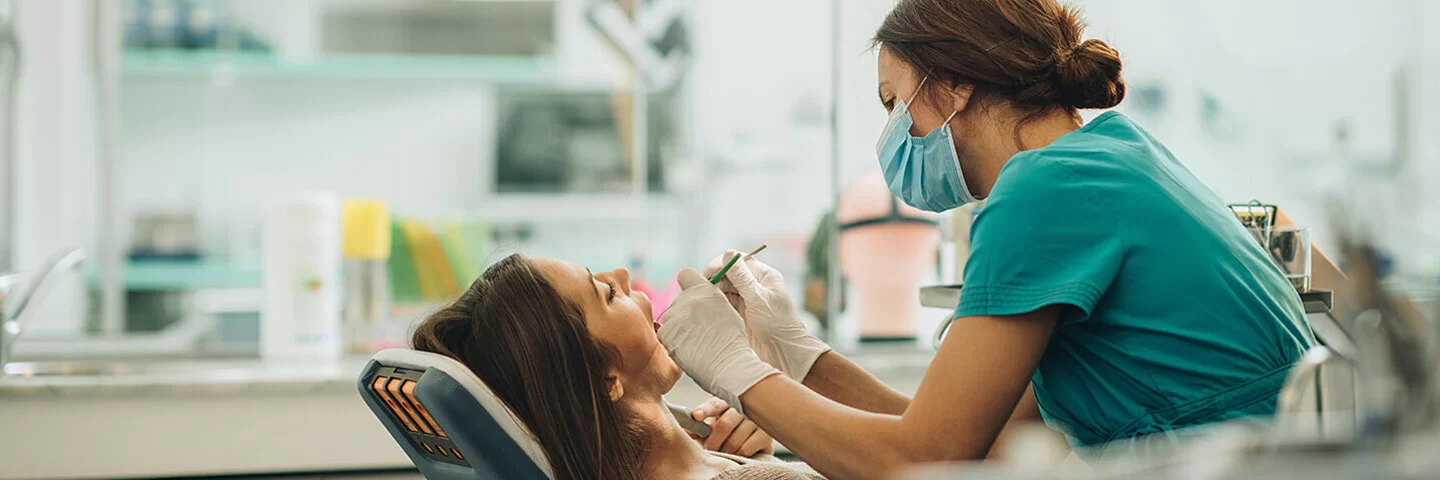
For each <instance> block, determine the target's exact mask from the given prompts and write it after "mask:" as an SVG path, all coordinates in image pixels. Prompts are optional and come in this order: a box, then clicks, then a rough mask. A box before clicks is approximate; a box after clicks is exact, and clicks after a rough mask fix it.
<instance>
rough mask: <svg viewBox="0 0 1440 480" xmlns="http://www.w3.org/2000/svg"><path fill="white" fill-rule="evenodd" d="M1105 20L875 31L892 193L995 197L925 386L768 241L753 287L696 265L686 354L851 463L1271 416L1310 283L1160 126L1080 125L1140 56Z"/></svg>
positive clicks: (822, 458) (977, 11)
mask: <svg viewBox="0 0 1440 480" xmlns="http://www.w3.org/2000/svg"><path fill="white" fill-rule="evenodd" d="M1083 30H1084V23H1083V21H1082V19H1081V18H1080V16H1079V14H1078V12H1076V10H1074V9H1073V8H1070V7H1067V6H1064V5H1062V4H1060V3H1059V2H1058V1H1057V0H901V1H900V2H899V3H898V4H897V5H896V7H895V8H894V10H893V11H892V12H890V14H889V15H888V16H887V17H886V19H885V21H884V23H883V24H882V25H881V27H880V29H879V31H878V32H877V33H876V36H875V43H876V45H878V46H879V47H880V55H879V79H880V82H879V94H880V101H881V103H882V104H884V106H885V108H886V109H887V110H889V111H890V121H889V124H888V126H887V127H886V129H885V132H884V134H883V135H882V137H881V139H880V142H879V145H878V153H879V158H880V165H881V168H882V170H883V171H884V174H885V178H886V180H887V182H888V184H889V187H890V190H891V192H892V193H894V194H895V195H896V196H898V197H900V198H901V199H902V200H904V201H905V202H906V203H909V204H910V205H913V206H915V207H918V208H921V209H925V210H930V211H937V212H938V211H944V210H948V209H951V208H955V207H958V206H960V205H963V204H966V203H969V202H972V201H975V200H976V199H979V198H984V199H986V203H985V205H984V207H983V208H982V209H981V210H980V213H979V216H978V217H977V218H976V220H975V224H974V226H973V228H972V231H971V238H970V241H971V254H970V257H969V259H968V261H967V263H966V267H965V272H964V277H963V280H964V284H965V286H964V288H963V289H962V292H961V299H960V303H959V305H957V307H956V311H955V313H954V320H953V324H952V325H951V327H950V330H949V334H948V335H947V336H946V337H945V339H944V340H943V342H942V343H941V345H940V347H939V350H938V352H937V353H936V355H935V358H934V360H933V363H932V364H931V366H930V368H929V369H928V370H927V371H926V373H925V377H924V379H923V381H922V383H921V384H920V387H919V389H918V391H917V392H916V393H915V396H914V398H911V397H908V396H906V395H903V394H901V393H899V392H897V391H895V390H894V389H891V388H889V387H887V386H886V385H885V384H884V383H882V382H881V381H880V380H878V379H876V378H875V377H874V376H873V375H871V374H869V373H868V372H866V371H864V370H862V369H861V368H859V367H858V366H856V365H855V364H854V363H852V362H850V361H849V360H847V359H845V357H843V356H841V355H840V354H838V353H835V352H833V351H831V350H830V348H829V347H828V346H827V345H825V343H824V342H822V341H820V340H819V339H817V338H815V337H814V336H812V335H810V333H809V332H807V331H806V329H805V327H804V326H803V324H802V323H801V322H800V320H799V319H798V318H797V317H796V314H795V308H794V305H793V304H792V302H791V300H790V298H789V297H788V296H787V295H786V293H785V287H784V281H783V280H782V279H781V278H780V275H779V273H777V272H776V271H775V270H774V269H772V268H770V267H768V266H766V265H765V264H763V263H761V262H759V261H757V260H755V259H746V260H745V261H742V262H738V263H737V265H736V266H735V267H734V268H732V269H731V270H730V271H729V273H728V274H727V278H728V279H729V286H727V288H729V289H733V290H732V291H733V293H737V294H738V295H739V296H740V298H743V302H740V303H742V304H743V305H740V306H739V307H738V308H735V307H732V306H731V304H730V302H729V301H727V298H726V295H725V292H722V289H721V287H717V286H715V285H711V284H709V283H708V282H706V281H705V280H704V278H703V277H702V276H701V274H700V273H699V272H695V271H694V270H686V271H683V272H681V274H680V277H679V281H680V284H681V286H682V287H684V291H683V292H682V294H681V295H680V296H679V297H678V298H677V299H676V301H675V303H674V304H673V305H672V306H671V308H670V310H669V311H668V312H667V313H666V315H665V323H664V325H663V326H662V327H661V328H660V332H659V335H660V340H661V342H662V343H663V344H664V345H665V347H666V348H667V349H668V350H669V353H670V355H671V356H672V357H673V358H674V359H675V360H676V361H677V362H678V363H679V365H680V366H681V368H683V369H684V370H685V372H686V373H687V374H689V375H690V376H691V377H692V378H693V379H695V381H696V382H697V383H698V384H699V385H700V386H701V387H702V388H704V389H705V390H707V391H709V392H710V393H712V394H715V395H717V396H719V397H721V398H723V399H725V400H726V401H727V402H729V404H730V405H732V406H734V407H736V408H739V409H741V411H742V412H743V413H744V414H745V415H746V416H747V417H749V418H750V419H752V420H754V421H755V422H756V423H757V424H759V426H760V427H761V428H763V429H765V431H767V432H769V433H770V434H771V435H772V436H773V437H774V438H775V439H777V440H779V441H780V442H781V443H783V444H785V445H786V446H787V447H789V449H790V450H791V451H792V452H794V453H795V454H796V455H798V456H799V457H800V458H801V459H803V460H805V461H806V462H807V463H809V464H810V465H811V466H812V467H814V468H816V469H817V470H819V471H820V472H821V473H824V474H825V475H827V476H829V477H831V478H879V477H882V476H884V475H887V474H890V473H892V472H895V471H896V470H898V469H901V468H903V467H905V466H907V465H911V464H915V463H920V462H933V461H955V460H971V459H980V458H984V457H985V456H986V455H987V453H988V452H989V450H990V449H991V447H992V444H993V443H994V442H995V440H996V438H997V436H998V435H1000V434H1001V432H1002V430H1003V429H1004V428H1006V426H1007V425H1011V424H1015V423H1018V422H1021V421H1026V420H1030V419H1039V418H1043V419H1044V420H1045V422H1046V423H1047V424H1048V425H1049V426H1051V427H1052V428H1054V429H1056V430H1058V431H1060V432H1062V433H1064V434H1065V436H1066V437H1067V439H1068V440H1069V441H1070V443H1071V445H1072V446H1074V447H1076V449H1077V451H1078V452H1080V453H1081V454H1082V455H1083V454H1092V453H1095V452H1097V451H1101V450H1103V449H1113V448H1116V445H1120V446H1123V447H1125V448H1143V447H1144V446H1145V445H1146V442H1147V441H1152V440H1154V439H1164V438H1167V437H1169V436H1172V435H1177V434H1185V433H1186V432H1193V431H1195V429H1188V427H1195V426H1200V425H1205V424H1210V423H1214V422H1220V421H1225V420H1232V419H1237V418H1251V417H1262V418H1263V417H1265V416H1268V415H1271V414H1273V413H1274V411H1275V407H1276V397H1277V395H1278V393H1279V390H1280V388H1281V385H1282V383H1283V382H1284V379H1285V375H1286V373H1287V371H1288V370H1289V368H1290V365H1291V364H1292V363H1294V362H1295V361H1296V360H1297V359H1299V357H1300V355H1301V353H1302V352H1304V351H1305V349H1307V348H1308V347H1310V346H1311V345H1312V344H1313V343H1314V337H1313V335H1312V334H1311V332H1310V327H1309V325H1308V324H1307V323H1306V320H1305V316H1304V313H1303V312H1304V310H1303V308H1302V306H1301V302H1300V299H1299V296H1298V295H1297V294H1296V292H1295V290H1294V288H1293V287H1291V285H1290V283H1289V282H1288V281H1287V280H1286V279H1285V278H1284V276H1283V275H1282V274H1281V272H1280V271H1279V269H1278V268H1277V267H1276V266H1275V265H1274V264H1272V263H1271V262H1270V260H1269V258H1268V256H1267V255H1266V253H1265V252H1264V251H1262V250H1261V249H1260V247H1259V245H1258V244H1257V242H1255V241H1254V240H1252V239H1251V237H1250V235H1249V234H1248V232H1246V231H1245V230H1244V228H1243V227H1242V226H1241V225H1240V224H1239V222H1237V221H1235V219H1234V217H1233V216H1232V215H1231V214H1230V213H1229V211H1228V209H1227V208H1226V207H1225V205H1224V204H1223V202H1221V200H1220V199H1219V198H1217V197H1216V195H1215V194H1214V193H1212V192H1211V191H1210V190H1209V189H1208V188H1206V187H1205V186H1204V185H1203V184H1202V183H1201V182H1200V181H1199V180H1198V179H1196V178H1195V177H1194V176H1193V175H1192V174H1191V173H1190V172H1189V171H1188V170H1186V168H1185V167H1184V166H1183V165H1181V164H1180V162H1179V161H1178V160H1176V159H1175V157H1174V156H1173V155H1172V154H1171V152H1170V151H1169V150H1168V149H1166V148H1165V146H1164V145H1162V144H1161V143H1160V142H1159V141H1158V140H1157V139H1155V138H1154V137H1152V136H1151V135H1150V134H1148V133H1147V132H1146V131H1145V130H1144V129H1143V128H1141V127H1140V126H1139V125H1137V124H1136V123H1134V122H1132V121H1131V120H1130V119H1128V118H1126V117H1125V116H1123V115H1120V114H1118V113H1115V112H1108V113H1104V114H1101V115H1100V116H1098V117H1097V118H1095V119H1094V120H1092V121H1091V122H1090V123H1088V124H1083V125H1082V122H1081V118H1080V116H1079V114H1078V110H1079V109H1088V108H1110V107H1113V106H1115V105H1116V104H1118V103H1120V100H1121V99H1122V98H1123V97H1124V94H1125V84H1124V82H1123V80H1122V79H1121V76H1120V57H1119V54H1118V53H1117V52H1116V51H1115V50H1114V49H1112V48H1111V47H1109V46H1108V45H1106V44H1105V43H1104V42H1102V41H1100V40H1095V39H1088V40H1085V39H1082V38H1081V33H1082V31H1083ZM731 254H732V255H733V254H734V253H733V252H732V253H731ZM722 283H724V282H722ZM737 310H738V311H737Z"/></svg>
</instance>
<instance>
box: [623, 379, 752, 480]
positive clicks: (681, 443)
mask: <svg viewBox="0 0 1440 480" xmlns="http://www.w3.org/2000/svg"><path fill="white" fill-rule="evenodd" d="M629 410H630V411H631V414H632V415H634V416H635V418H634V420H635V421H636V422H637V423H638V424H639V426H640V429H641V431H642V432H643V433H642V435H643V436H644V441H645V446H646V448H645V476H646V478H711V477H714V476H715V475H718V474H719V473H720V471H722V470H724V469H725V468H728V467H732V466H734V464H733V463H730V462H729V461H728V460H724V459H721V458H719V457H715V456H712V455H710V454H707V453H705V449H704V448H701V446H700V444H699V443H698V442H696V441H695V440H694V439H692V438H690V436H689V435H688V434H686V433H685V430H684V429H682V428H680V424H679V423H677V422H676V421H675V418H674V417H671V416H670V410H669V409H668V408H666V406H665V402H664V400H662V399H661V398H660V397H659V396H655V397H653V398H644V399H637V400H635V401H633V402H632V404H631V405H630V408H629Z"/></svg>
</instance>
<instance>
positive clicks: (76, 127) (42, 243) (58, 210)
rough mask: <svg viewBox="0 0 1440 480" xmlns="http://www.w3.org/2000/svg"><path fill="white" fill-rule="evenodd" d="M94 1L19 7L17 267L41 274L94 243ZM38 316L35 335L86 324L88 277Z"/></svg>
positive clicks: (64, 287)
mask: <svg viewBox="0 0 1440 480" xmlns="http://www.w3.org/2000/svg"><path fill="white" fill-rule="evenodd" d="M88 6H89V2H82V1H78V0H64V1H25V2H19V4H18V5H17V6H16V14H17V25H16V28H17V33H18V35H19V37H20V41H21V56H22V60H21V62H22V66H21V72H20V80H19V81H20V85H19V91H18V94H19V102H18V105H17V110H16V116H17V123H18V128H17V130H16V149H17V151H16V159H15V161H16V165H15V167H16V179H15V184H16V192H15V193H16V194H17V198H16V202H15V203H16V204H15V223H16V239H15V266H16V267H17V269H18V270H20V271H30V270H33V269H35V268H38V267H39V266H40V264H41V263H42V262H44V261H45V259H46V258H48V257H49V256H50V255H52V254H53V253H54V252H55V251H57V250H58V249H60V248H65V247H73V246H82V247H87V248H89V249H90V252H91V253H92V255H91V258H92V259H93V258H94V255H93V253H94V252H95V247H96V246H97V244H96V242H95V232H96V228H95V225H96V219H97V215H98V213H97V210H98V206H99V197H98V186H99V183H98V177H97V173H96V157H95V155H96V137H95V131H96V117H95V101H94V99H95V96H94V94H95V91H96V90H95V88H96V87H95V84H94V76H93V74H92V72H93V68H94V65H93V63H92V61H93V58H94V57H93V55H92V52H93V37H92V35H91V24H90V13H89V9H88V8H87V7H88ZM55 280H56V285H57V288H56V289H54V290H52V291H51V296H50V297H49V299H48V300H47V301H45V302H42V303H39V304H37V305H36V306H35V307H34V308H35V310H34V311H32V313H31V315H33V316H32V317H31V318H32V319H39V321H36V322H31V325H30V326H29V328H28V330H29V331H30V332H31V333H35V332H44V331H74V330H77V329H79V328H80V326H81V325H83V322H84V315H85V312H86V309H87V298H86V295H85V288H84V285H83V283H82V280H81V277H80V275H78V274H75V273H70V274H66V275H62V277H61V278H56V279H55Z"/></svg>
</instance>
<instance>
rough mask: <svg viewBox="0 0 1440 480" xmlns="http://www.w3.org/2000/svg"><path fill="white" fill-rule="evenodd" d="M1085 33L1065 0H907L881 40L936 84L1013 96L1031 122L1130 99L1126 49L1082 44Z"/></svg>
mask: <svg viewBox="0 0 1440 480" xmlns="http://www.w3.org/2000/svg"><path fill="white" fill-rule="evenodd" d="M1084 30H1085V21H1084V20H1083V19H1082V18H1081V16H1080V12H1079V11H1078V10H1076V9H1075V8H1074V7H1071V6H1068V5H1064V4H1062V3H1060V2H1059V1H1058V0H900V2H899V3H898V4H897V5H896V6H895V9H894V10H891V11H890V14H889V15H888V16H886V17H885V21H884V23H882V24H881V25H880V29H879V30H877V31H876V32H875V39H874V43H875V45H876V46H883V47H885V48H886V49H888V50H890V51H891V52H893V53H894V54H895V56H896V57H898V58H899V59H901V60H902V61H904V62H905V63H907V64H909V65H910V66H912V67H914V68H915V70H916V71H917V72H919V73H920V74H921V75H929V76H930V82H931V83H930V84H932V85H948V86H949V87H950V88H955V87H957V86H960V85H974V86H975V93H974V95H976V96H979V98H981V99H984V100H993V99H995V98H999V99H1004V100H1007V101H1009V102H1010V103H1011V104H1012V105H1013V106H1014V107H1015V108H1017V109H1019V110H1020V111H1021V112H1024V113H1025V114H1026V116H1027V118H1026V120H1029V119H1033V118H1037V117H1039V116H1041V115H1044V114H1046V113H1049V112H1050V111H1053V110H1055V109H1063V110H1065V111H1068V112H1071V113H1073V112H1074V111H1075V110H1076V109H1082V108H1110V107H1113V106H1115V105H1118V104H1119V103H1120V101H1121V100H1123V99H1124V98H1125V81H1124V79H1122V78H1121V77H1120V54H1119V52H1116V51H1115V49H1113V48H1110V46H1109V45H1107V44H1106V43H1105V42H1103V41H1100V40H1096V39H1089V40H1084V41H1081V34H1082V33H1083V32H1084ZM937 80H938V82H937ZM927 90H928V89H927ZM933 93H934V90H931V91H930V92H929V93H927V95H932V96H931V98H934V97H933Z"/></svg>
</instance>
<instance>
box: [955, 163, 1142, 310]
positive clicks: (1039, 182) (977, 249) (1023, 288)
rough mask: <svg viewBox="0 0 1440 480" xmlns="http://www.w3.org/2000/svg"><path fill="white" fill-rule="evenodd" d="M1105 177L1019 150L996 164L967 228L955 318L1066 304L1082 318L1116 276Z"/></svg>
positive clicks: (1118, 248)
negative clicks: (1104, 195)
mask: <svg viewBox="0 0 1440 480" xmlns="http://www.w3.org/2000/svg"><path fill="white" fill-rule="evenodd" d="M1104 182H1106V180H1105V179H1104V178H1096V177H1095V176H1093V175H1086V174H1081V173H1077V172H1076V171H1075V170H1074V169H1073V167H1071V166H1069V165H1067V164H1066V163H1065V162H1064V161H1063V160H1062V159H1055V158H1050V157H1045V156H1041V155H1035V154H1031V155H1026V154H1021V155H1017V156H1016V157H1014V158H1012V159H1011V160H1010V161H1009V162H1008V163H1007V164H1006V166H1005V168H1004V170H1002V172H1001V174H1000V176H999V179H998V180H997V181H996V184H995V187H994V188H993V189H991V195H990V198H988V199H987V200H986V203H985V205H984V206H983V207H982V208H981V209H980V212H979V214H978V215H977V216H976V218H975V223H974V225H973V226H972V227H971V229H970V257H969V258H968V260H966V263H965V272H964V278H963V281H962V283H963V284H964V287H963V288H962V289H961V291H960V304H959V305H958V306H957V308H956V311H955V316H957V317H967V316H976V315H1018V314H1023V313H1029V312H1032V311H1035V310H1038V309H1040V308H1042V307H1046V306H1049V305H1056V304H1063V305H1071V306H1074V307H1075V308H1076V309H1078V314H1072V315H1067V316H1066V317H1064V318H1063V319H1062V322H1066V323H1068V322H1075V321H1084V320H1086V319H1088V318H1089V317H1090V314H1091V313H1093V312H1094V309H1095V306H1096V304H1097V303H1099V301H1100V298H1101V296H1102V295H1103V294H1104V292H1105V291H1106V290H1107V289H1108V288H1109V286H1110V284H1111V283H1112V282H1113V281H1114V280H1115V278H1116V276H1117V275H1118V274H1119V270H1120V265H1121V264H1122V262H1123V256H1124V248H1123V240H1122V238H1121V235H1120V231H1119V229H1118V228H1117V227H1118V225H1117V223H1118V222H1117V221H1116V219H1117V218H1118V215H1116V214H1115V212H1114V211H1113V210H1111V209H1109V208H1107V206H1106V205H1105V204H1104V203H1103V202H1102V201H1101V195H1099V194H1097V191H1099V190H1101V189H1105V188H1112V187H1113V185H1104Z"/></svg>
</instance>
